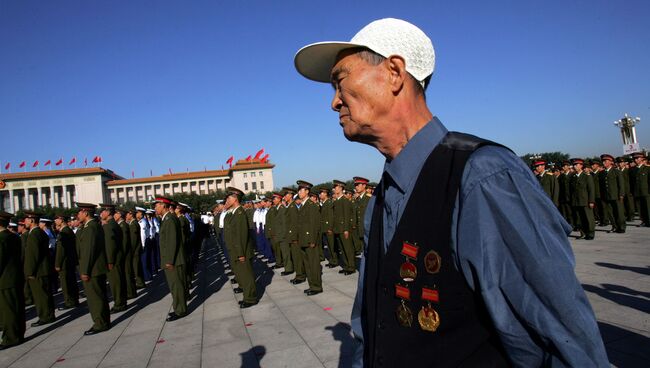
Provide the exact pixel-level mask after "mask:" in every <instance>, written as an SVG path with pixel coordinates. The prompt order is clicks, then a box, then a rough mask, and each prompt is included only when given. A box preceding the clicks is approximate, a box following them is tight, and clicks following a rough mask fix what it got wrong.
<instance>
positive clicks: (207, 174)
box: [106, 160, 275, 186]
mask: <svg viewBox="0 0 650 368" xmlns="http://www.w3.org/2000/svg"><path fill="white" fill-rule="evenodd" d="M274 167H275V165H273V164H269V163H261V162H260V161H259V160H255V161H246V160H239V161H237V163H236V164H235V165H234V166H233V167H232V168H230V169H228V170H207V171H193V172H188V173H178V174H164V175H158V176H150V177H144V178H135V179H120V180H111V181H108V182H106V185H107V186H115V185H129V184H131V185H132V184H144V183H155V182H167V181H177V180H187V179H201V178H214V177H229V176H230V171H241V170H252V169H272V168H274Z"/></svg>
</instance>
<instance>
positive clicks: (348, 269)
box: [332, 180, 356, 275]
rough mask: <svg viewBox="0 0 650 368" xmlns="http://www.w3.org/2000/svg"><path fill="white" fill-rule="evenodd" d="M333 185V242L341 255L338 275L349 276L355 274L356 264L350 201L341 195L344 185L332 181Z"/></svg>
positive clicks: (338, 181)
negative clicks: (341, 259)
mask: <svg viewBox="0 0 650 368" xmlns="http://www.w3.org/2000/svg"><path fill="white" fill-rule="evenodd" d="M333 183H334V203H333V205H332V207H333V212H334V226H333V227H332V231H333V232H334V241H335V242H336V245H337V247H339V249H341V251H342V253H343V264H342V265H341V267H342V270H340V271H339V273H342V274H344V275H351V274H353V273H355V272H356V263H355V258H354V246H353V245H352V239H351V236H352V233H351V231H350V230H351V229H350V228H351V226H350V225H351V224H352V218H353V213H352V204H351V203H350V200H349V199H347V198H346V197H345V196H344V195H343V190H344V189H345V183H344V182H342V181H340V180H333Z"/></svg>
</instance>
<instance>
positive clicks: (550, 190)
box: [533, 160, 560, 207]
mask: <svg viewBox="0 0 650 368" xmlns="http://www.w3.org/2000/svg"><path fill="white" fill-rule="evenodd" d="M533 169H534V171H535V176H536V177H537V180H539V184H540V185H541V186H542V189H543V190H544V192H545V193H546V195H548V197H549V198H550V199H551V201H553V204H555V206H556V207H558V206H559V204H560V203H559V197H560V191H559V185H558V184H557V178H556V177H555V175H553V173H552V172H550V171H548V170H546V161H544V160H537V161H535V162H534V163H533Z"/></svg>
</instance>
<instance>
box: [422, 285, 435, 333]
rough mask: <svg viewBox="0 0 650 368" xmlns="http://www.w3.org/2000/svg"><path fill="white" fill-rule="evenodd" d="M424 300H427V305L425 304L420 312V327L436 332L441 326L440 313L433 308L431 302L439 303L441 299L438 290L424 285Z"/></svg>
mask: <svg viewBox="0 0 650 368" xmlns="http://www.w3.org/2000/svg"><path fill="white" fill-rule="evenodd" d="M422 300H426V301H427V305H426V306H424V305H423V306H422V308H421V309H420V312H419V313H418V322H419V323H420V327H421V328H422V329H423V330H425V331H430V332H435V331H436V330H437V329H438V327H439V326H440V315H438V312H436V310H435V309H433V307H432V306H431V302H434V303H438V302H439V301H440V295H439V294H438V290H436V289H429V288H426V287H423V288H422Z"/></svg>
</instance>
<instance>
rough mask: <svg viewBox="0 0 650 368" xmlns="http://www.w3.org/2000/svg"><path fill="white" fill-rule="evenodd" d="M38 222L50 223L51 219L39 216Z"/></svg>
mask: <svg viewBox="0 0 650 368" xmlns="http://www.w3.org/2000/svg"><path fill="white" fill-rule="evenodd" d="M39 222H45V223H51V222H52V220H50V219H49V218H41V219H40V221H39Z"/></svg>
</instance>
